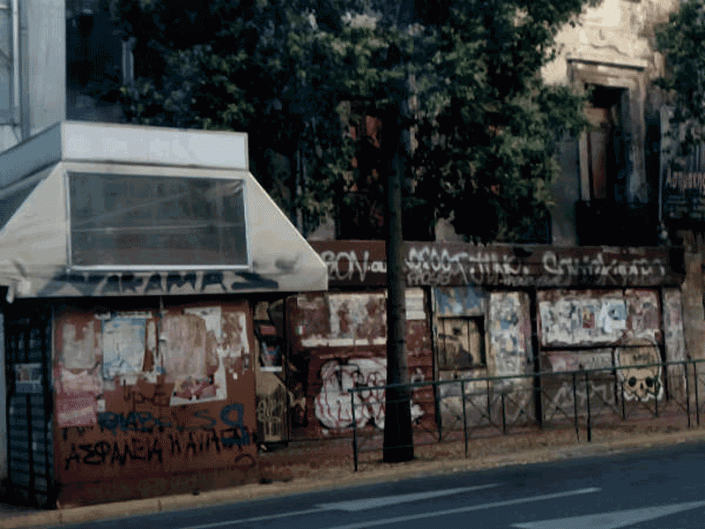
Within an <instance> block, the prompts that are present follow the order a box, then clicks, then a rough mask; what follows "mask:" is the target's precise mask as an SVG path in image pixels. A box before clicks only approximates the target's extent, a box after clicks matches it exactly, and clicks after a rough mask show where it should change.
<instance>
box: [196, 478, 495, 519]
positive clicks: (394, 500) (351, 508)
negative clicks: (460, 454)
mask: <svg viewBox="0 0 705 529" xmlns="http://www.w3.org/2000/svg"><path fill="white" fill-rule="evenodd" d="M497 486H499V483H490V484H488V485H476V486H474V487H461V488H457V489H444V490H434V491H428V492H412V493H409V494H397V495H394V496H382V497H381V498H364V499H361V500H349V501H340V502H336V503H322V504H320V505H316V507H315V508H314V509H308V510H306V511H294V512H284V513H278V514H266V515H263V516H255V517H254V518H245V519H242V520H227V521H224V522H213V523H209V524H203V525H192V526H189V527H184V528H182V529H211V528H213V527H223V526H226V525H237V524H243V523H250V522H262V521H264V520H274V519H277V518H288V517H291V516H302V515H306V514H317V513H320V512H323V511H348V512H356V511H362V510H365V509H376V508H378V507H387V506H389V505H397V504H399V503H408V502H412V501H419V500H425V499H430V498H438V497H441V496H448V495H450V494H460V493H462V492H471V491H475V490H482V489H488V488H491V487H497Z"/></svg>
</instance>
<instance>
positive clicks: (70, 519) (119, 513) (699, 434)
mask: <svg viewBox="0 0 705 529" xmlns="http://www.w3.org/2000/svg"><path fill="white" fill-rule="evenodd" d="M697 442H705V430H702V429H701V430H686V431H678V432H671V433H654V434H653V435H648V436H644V435H640V436H638V437H637V438H633V439H620V440H614V441H605V442H593V443H590V444H587V443H581V444H577V445H564V446H558V447H545V446H543V447H539V448H535V449H529V450H522V451H519V452H515V453H510V454H501V455H495V456H487V457H485V458H483V459H482V460H479V459H478V460H473V459H463V460H457V459H456V460H453V459H443V460H436V461H417V462H410V464H409V465H408V466H404V467H400V468H394V470H393V471H392V472H390V470H389V468H387V467H385V468H377V469H372V470H368V471H365V472H361V473H359V474H355V475H354V476H353V477H352V478H351V479H348V480H346V481H344V482H341V481H340V480H339V479H338V480H336V479H331V478H327V479H316V478H311V477H307V478H297V479H294V480H292V481H289V482H274V483H269V484H266V485H263V484H249V485H242V486H240V487H234V488H228V489H219V490H213V491H206V492H202V493H199V494H177V495H173V496H163V497H159V498H149V499H141V500H130V501H124V502H118V503H105V504H100V505H90V506H86V507H74V508H69V509H62V510H54V511H44V512H33V513H31V514H24V515H10V516H7V517H4V518H0V529H16V528H20V527H24V528H27V527H46V526H50V525H64V524H78V523H86V522H91V521H96V520H106V519H116V518H123V517H126V516H135V515H146V514H155V513H159V512H167V511H177V510H182V509H189V508H196V507H199V506H206V505H216V504H224V503H238V502H242V501H248V500H252V499H267V498H272V497H278V496H286V495H291V494H303V493H308V492H315V491H317V490H324V489H325V490H330V489H338V488H345V487H351V486H356V485H364V484H366V483H382V482H385V481H397V480H399V479H405V478H413V477H422V476H428V475H438V474H449V473H454V472H467V471H473V470H475V471H482V470H488V469H491V468H498V467H511V466H520V465H528V464H532V463H548V462H554V461H565V460H569V459H580V458H584V457H590V456H597V455H608V454H619V453H621V452H628V451H638V450H650V449H654V448H657V447H659V446H666V445H668V446H673V445H677V444H685V443H697ZM358 476H359V477H358ZM292 482H296V487H295V488H292V485H291V483H292Z"/></svg>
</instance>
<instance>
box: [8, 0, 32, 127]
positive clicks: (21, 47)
mask: <svg viewBox="0 0 705 529" xmlns="http://www.w3.org/2000/svg"><path fill="white" fill-rule="evenodd" d="M12 1H13V6H16V7H17V9H16V11H15V13H16V20H15V17H13V24H15V23H17V29H18V31H17V33H16V34H15V35H16V44H17V48H16V49H17V55H16V57H17V58H16V60H15V61H14V63H15V65H16V66H15V67H16V71H17V74H18V75H17V76H16V79H17V81H16V85H15V86H16V89H17V92H18V93H19V121H20V132H21V139H22V141H24V140H26V139H27V138H29V135H30V131H31V127H30V123H29V49H28V48H29V38H28V28H27V25H28V23H27V13H26V11H27V9H26V8H27V4H26V3H25V4H24V6H23V8H22V11H21V12H20V7H19V0H12ZM14 44H15V43H13V45H14Z"/></svg>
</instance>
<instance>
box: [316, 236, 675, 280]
mask: <svg viewBox="0 0 705 529" xmlns="http://www.w3.org/2000/svg"><path fill="white" fill-rule="evenodd" d="M311 245H312V247H313V248H314V249H315V250H316V251H317V252H318V254H319V255H320V256H321V258H322V259H323V261H324V262H325V263H326V265H327V267H328V281H329V285H330V286H331V287H336V286H368V287H370V286H384V285H385V281H386V258H385V250H384V243H383V242H382V241H329V242H323V241H321V242H312V243H311ZM403 251H404V266H405V274H406V284H407V285H408V286H410V287H423V286H433V287H435V286H467V285H487V286H513V287H531V286H535V287H556V288H557V287H565V288H569V287H582V288H588V287H590V288H594V287H620V286H621V287H654V286H659V285H677V284H679V283H681V282H682V280H683V273H682V258H680V257H679V256H677V255H676V254H675V253H674V252H673V251H672V250H669V249H667V248H659V247H641V248H612V247H568V248H561V247H553V246H545V245H531V246H509V245H488V246H477V245H473V244H468V243H431V242H429V243H424V242H407V243H404V250H403Z"/></svg>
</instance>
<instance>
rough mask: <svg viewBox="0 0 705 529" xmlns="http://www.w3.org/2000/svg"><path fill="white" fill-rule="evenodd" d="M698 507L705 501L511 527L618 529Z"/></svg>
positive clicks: (527, 528) (533, 528)
mask: <svg viewBox="0 0 705 529" xmlns="http://www.w3.org/2000/svg"><path fill="white" fill-rule="evenodd" d="M698 507H705V501H693V502H690V503H676V504H673V505H660V506H658V507H644V508H642V509H629V510H627V511H614V512H605V513H600V514H588V515H586V516H572V517H570V518H560V519H555V520H541V521H539V522H527V523H517V524H514V525H512V527H518V528H520V529H565V528H566V527H570V529H618V528H619V527H629V526H630V525H634V524H636V523H639V522H648V521H649V520H655V519H656V518H661V517H662V516H668V515H669V514H675V513H678V512H683V511H688V510H690V509H696V508H698Z"/></svg>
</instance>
